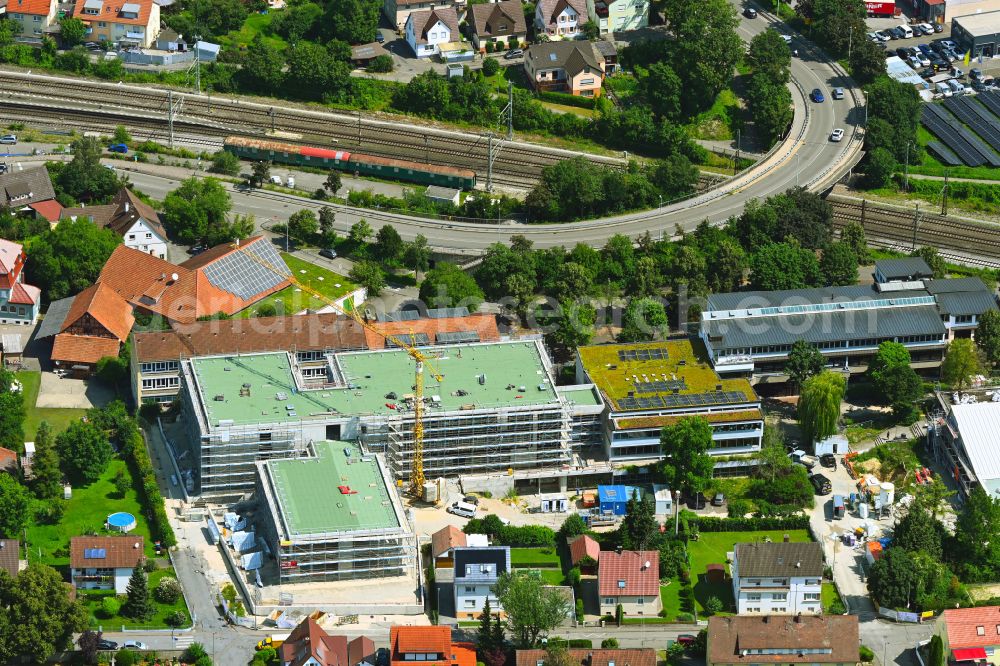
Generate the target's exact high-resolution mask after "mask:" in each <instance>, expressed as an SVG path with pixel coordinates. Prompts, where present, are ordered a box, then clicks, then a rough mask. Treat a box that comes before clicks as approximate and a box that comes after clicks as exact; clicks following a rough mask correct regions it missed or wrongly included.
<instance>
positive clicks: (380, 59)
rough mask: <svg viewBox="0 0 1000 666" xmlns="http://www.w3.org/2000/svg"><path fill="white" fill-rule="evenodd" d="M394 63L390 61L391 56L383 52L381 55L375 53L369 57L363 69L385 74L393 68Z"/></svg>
mask: <svg viewBox="0 0 1000 666" xmlns="http://www.w3.org/2000/svg"><path fill="white" fill-rule="evenodd" d="M395 66H396V64H395V63H394V62H393V61H392V56H391V55H388V54H385V53H383V54H382V55H377V56H375V57H374V58H372V59H371V62H369V63H368V66H367V67H365V71H368V72H373V73H376V74H387V73H389V72H391V71H392V70H393V69H394V68H395Z"/></svg>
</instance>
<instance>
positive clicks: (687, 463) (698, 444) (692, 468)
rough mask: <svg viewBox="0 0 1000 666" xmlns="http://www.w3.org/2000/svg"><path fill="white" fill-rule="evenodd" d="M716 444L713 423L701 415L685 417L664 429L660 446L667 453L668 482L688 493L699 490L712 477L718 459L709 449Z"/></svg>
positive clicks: (664, 470) (665, 467)
mask: <svg viewBox="0 0 1000 666" xmlns="http://www.w3.org/2000/svg"><path fill="white" fill-rule="evenodd" d="M711 446H712V426H710V425H709V423H708V421H707V420H705V418H703V417H701V416H693V417H685V418H682V419H681V420H680V421H678V422H677V423H675V424H674V425H670V426H667V427H665V428H664V429H663V431H662V432H661V433H660V449H661V450H662V451H663V453H664V455H665V456H666V460H665V461H664V463H663V476H664V479H665V480H666V483H667V485H668V486H670V487H671V488H673V489H675V490H682V491H683V492H685V493H699V492H701V491H703V490H704V489H705V487H706V486H707V485H708V481H709V479H711V478H712V469H713V467H714V463H713V462H712V457H711V456H710V455H708V453H707V451H708V449H710V448H711Z"/></svg>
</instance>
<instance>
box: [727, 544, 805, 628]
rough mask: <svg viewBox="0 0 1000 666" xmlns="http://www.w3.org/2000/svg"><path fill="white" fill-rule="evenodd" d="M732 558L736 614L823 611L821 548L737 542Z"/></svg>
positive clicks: (787, 613)
mask: <svg viewBox="0 0 1000 666" xmlns="http://www.w3.org/2000/svg"><path fill="white" fill-rule="evenodd" d="M732 555H733V556H732V576H733V597H734V598H735V599H736V613H737V614H738V615H798V614H800V613H801V614H808V615H818V614H820V613H822V612H823V605H822V602H821V600H820V590H821V588H822V580H823V549H822V547H821V546H820V545H819V544H818V543H740V544H736V547H735V549H734V552H733V554H732Z"/></svg>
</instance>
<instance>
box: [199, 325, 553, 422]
mask: <svg viewBox="0 0 1000 666" xmlns="http://www.w3.org/2000/svg"><path fill="white" fill-rule="evenodd" d="M423 351H424V353H425V354H428V355H429V356H431V357H432V360H431V361H430V362H429V365H432V366H433V371H432V369H431V368H428V367H425V369H424V396H425V397H427V398H435V397H436V398H437V399H435V400H434V401H433V402H432V403H428V411H427V414H433V413H434V412H436V411H453V410H459V409H462V408H463V407H468V406H472V407H473V408H475V409H481V408H488V407H518V406H522V405H538V404H546V403H553V402H556V401H558V399H559V398H558V397H557V396H556V392H555V389H554V388H553V386H552V384H551V382H549V381H548V374H547V373H546V372H545V367H544V365H543V362H542V358H541V356H540V354H539V351H538V347H537V346H536V345H535V343H534V342H494V343H485V344H470V345H454V346H436V347H432V348H425V349H423ZM336 357H337V360H338V362H339V364H340V368H341V370H342V371H343V373H344V378H345V380H346V381H347V383H348V384H349V385H350V386H351V388H327V389H321V390H315V391H314V390H309V391H303V392H296V389H295V382H294V380H293V379H292V371H291V367H290V365H289V360H288V355H287V354H284V353H269V354H250V355H245V356H213V357H203V358H195V359H192V360H191V364H192V367H193V368H194V372H195V375H196V376H197V378H198V383H199V385H200V387H201V397H202V401H203V404H204V405H205V409H206V410H207V412H208V414H207V417H208V422H209V424H210V425H211V426H213V427H215V426H218V424H219V422H220V421H222V420H231V421H232V423H233V425H247V424H251V423H283V422H291V421H299V420H304V419H310V418H324V417H325V418H329V414H330V413H331V412H332V413H336V414H340V415H343V416H364V415H384V416H391V415H393V414H396V413H398V412H397V410H396V409H393V408H392V407H389V405H393V407H403V406H404V405H403V402H402V398H403V396H404V395H407V394H410V393H412V392H413V381H414V365H413V360H412V359H410V357H409V355H408V354H407V353H406V352H405V351H402V350H392V349H390V350H384V351H371V352H354V353H344V354H337V355H336ZM435 371H436V372H439V373H440V374H441V376H442V381H441V382H440V383H439V382H438V381H437V380H436V379H435V378H434V376H433V374H432V373H433V372H435ZM481 375H486V381H485V383H484V384H480V383H479V377H480V376H481ZM246 385H249V388H247V389H245V388H244V386H246ZM509 386H510V387H512V388H508V387H509ZM521 387H524V390H523V391H522V390H520V389H521ZM539 387H541V388H539ZM459 391H461V392H462V393H463V394H462V395H459V394H458V392H459ZM247 393H248V394H249V395H247ZM279 393H281V394H284V398H285V399H280V398H279V396H278V394H279ZM389 393H395V394H396V396H397V397H396V398H395V399H393V398H386V397H385V396H386V395H388V394H389ZM216 398H220V399H218V400H217V399H216Z"/></svg>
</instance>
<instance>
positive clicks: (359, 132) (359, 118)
mask: <svg viewBox="0 0 1000 666" xmlns="http://www.w3.org/2000/svg"><path fill="white" fill-rule="evenodd" d="M360 147H361V109H358V148H360Z"/></svg>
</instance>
